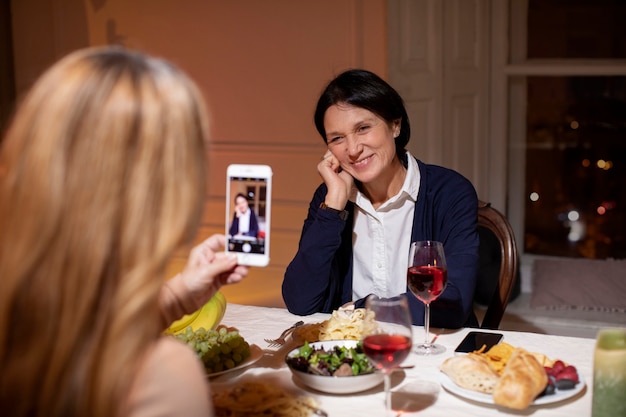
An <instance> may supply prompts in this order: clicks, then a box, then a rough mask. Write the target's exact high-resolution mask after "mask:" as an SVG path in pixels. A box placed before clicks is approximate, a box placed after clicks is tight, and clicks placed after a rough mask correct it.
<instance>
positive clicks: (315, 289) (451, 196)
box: [282, 160, 479, 328]
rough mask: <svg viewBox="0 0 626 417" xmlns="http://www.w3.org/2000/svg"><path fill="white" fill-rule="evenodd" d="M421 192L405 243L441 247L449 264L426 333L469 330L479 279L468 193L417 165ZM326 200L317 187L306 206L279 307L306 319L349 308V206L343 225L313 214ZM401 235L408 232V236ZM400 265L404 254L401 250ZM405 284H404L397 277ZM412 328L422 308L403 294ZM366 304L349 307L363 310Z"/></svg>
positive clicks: (457, 178)
mask: <svg viewBox="0 0 626 417" xmlns="http://www.w3.org/2000/svg"><path fill="white" fill-rule="evenodd" d="M417 162H418V166H419V170H420V176H421V181H420V188H419V196H418V199H417V202H416V203H415V214H414V216H413V226H412V232H411V241H412V242H413V241H418V240H438V241H440V242H443V244H444V250H445V255H446V261H447V264H448V286H447V288H446V289H445V291H444V292H443V294H442V295H441V296H440V297H439V299H437V300H435V301H433V302H432V303H431V314H430V320H431V325H432V326H433V327H441V328H459V327H463V326H476V325H477V324H478V323H477V321H476V316H475V315H474V312H473V298H474V289H475V286H476V274H477V271H478V244H479V240H478V232H477V226H476V220H477V210H478V209H477V207H478V201H477V196H476V191H475V190H474V187H473V185H472V184H471V183H470V182H469V180H467V179H466V178H465V177H463V176H462V175H461V174H459V173H457V172H455V171H453V170H450V169H447V168H443V167H440V166H436V165H427V164H424V163H423V162H421V161H419V160H418V161H417ZM326 193H327V188H326V185H325V184H322V185H320V186H319V187H318V189H317V190H316V191H315V194H314V195H313V199H312V200H311V203H310V205H309V212H308V216H307V218H306V220H305V221H304V226H303V229H302V235H301V236H300V243H299V246H298V252H297V253H296V255H295V257H294V258H293V260H292V261H291V263H290V264H289V266H288V267H287V270H286V271H285V277H284V280H283V285H282V292H283V300H284V301H285V305H286V306H287V308H288V309H289V311H290V312H292V313H294V314H298V315H308V314H313V313H316V312H324V313H330V312H332V311H333V310H336V309H338V308H339V307H340V306H342V305H343V304H345V303H346V302H349V301H352V224H353V212H354V204H353V203H352V202H348V204H347V205H346V210H348V212H349V216H348V219H347V220H346V221H343V220H341V219H340V218H339V216H337V214H335V213H332V212H329V211H328V210H320V209H319V206H320V203H321V202H323V201H324V199H325V196H326ZM407 230H408V228H407ZM406 252H407V257H408V252H409V248H406ZM397 279H401V280H405V281H406V276H402V277H397ZM407 295H408V298H409V305H410V308H411V316H412V319H413V324H415V325H423V324H424V305H423V304H422V302H420V301H419V300H418V299H417V298H416V297H415V296H413V295H412V294H411V293H410V291H409V290H408V288H407ZM364 302H365V300H364V299H361V300H356V306H357V307H362V306H363V305H364Z"/></svg>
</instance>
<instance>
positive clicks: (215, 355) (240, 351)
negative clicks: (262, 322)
mask: <svg viewBox="0 0 626 417" xmlns="http://www.w3.org/2000/svg"><path fill="white" fill-rule="evenodd" d="M172 337H175V338H176V339H178V340H180V341H181V342H183V343H185V344H186V345H187V346H189V347H190V348H192V349H193V350H194V351H195V352H196V354H197V355H198V357H199V358H200V360H201V361H202V363H203V364H204V369H205V370H206V373H207V376H209V377H214V376H217V375H221V374H223V373H226V372H232V371H235V370H238V369H241V368H245V367H246V366H250V365H252V364H253V363H254V362H256V361H258V360H259V359H261V357H262V356H263V351H262V350H261V348H260V347H258V346H257V345H250V344H249V343H248V342H247V341H246V340H245V339H244V338H243V336H241V335H240V334H239V331H238V330H237V329H235V328H231V327H226V326H224V325H220V326H218V327H217V328H215V329H208V330H207V329H205V328H204V327H200V328H198V329H196V330H194V329H193V328H192V327H187V328H186V329H185V330H184V331H182V332H180V333H177V334H175V335H172Z"/></svg>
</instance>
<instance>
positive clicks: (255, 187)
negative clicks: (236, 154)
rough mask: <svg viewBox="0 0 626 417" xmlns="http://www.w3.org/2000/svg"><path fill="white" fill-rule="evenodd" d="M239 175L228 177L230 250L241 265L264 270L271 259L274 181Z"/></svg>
mask: <svg viewBox="0 0 626 417" xmlns="http://www.w3.org/2000/svg"><path fill="white" fill-rule="evenodd" d="M237 171H238V170H237V169H233V170H231V171H229V174H228V182H227V186H228V196H229V201H228V205H227V207H228V208H227V215H228V224H227V227H228V228H227V235H228V248H227V250H228V251H229V252H235V253H237V254H238V256H239V257H240V263H242V264H251V265H258V266H262V265H263V264H264V263H267V262H268V259H267V257H268V255H269V219H270V207H269V198H270V197H269V196H270V181H271V177H267V176H261V174H260V173H259V174H256V175H255V174H254V172H251V173H246V172H245V170H243V171H242V172H237ZM252 171H254V170H252ZM257 175H258V176H257Z"/></svg>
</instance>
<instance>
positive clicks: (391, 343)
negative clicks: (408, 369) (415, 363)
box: [363, 334, 413, 371]
mask: <svg viewBox="0 0 626 417" xmlns="http://www.w3.org/2000/svg"><path fill="white" fill-rule="evenodd" d="M411 346H413V341H412V340H411V338H410V337H408V336H405V335H399V334H373V335H370V336H367V337H366V338H365V339H363V352H364V353H365V354H366V355H367V357H368V358H369V359H370V360H371V361H372V363H373V364H374V366H376V368H377V369H381V370H385V371H389V370H392V369H394V368H395V367H397V366H399V365H400V364H401V363H402V362H403V361H404V360H405V359H406V357H407V356H409V353H410V352H411Z"/></svg>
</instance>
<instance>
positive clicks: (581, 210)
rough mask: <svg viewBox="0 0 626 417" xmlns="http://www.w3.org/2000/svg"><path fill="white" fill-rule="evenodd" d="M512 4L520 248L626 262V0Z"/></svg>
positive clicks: (514, 180)
mask: <svg viewBox="0 0 626 417" xmlns="http://www.w3.org/2000/svg"><path fill="white" fill-rule="evenodd" d="M510 5H511V7H510V10H509V12H510V23H511V26H510V30H511V44H510V45H511V47H510V58H509V61H510V63H509V64H510V65H509V67H508V72H509V78H508V79H509V99H510V109H509V111H510V115H511V120H512V125H513V126H517V127H518V129H516V128H512V129H511V131H510V132H511V137H510V139H511V145H512V147H514V148H515V147H517V148H518V149H520V153H519V158H517V159H518V160H517V161H513V160H512V161H511V164H510V166H511V172H510V177H511V178H512V185H516V186H511V187H510V191H509V193H510V194H515V193H523V195H522V196H519V195H517V196H510V202H513V203H512V204H511V207H512V209H513V210H520V211H522V212H523V215H522V216H520V219H523V233H521V234H520V233H519V232H518V233H517V236H518V245H519V246H520V248H521V249H522V248H523V251H524V253H526V254H537V255H552V256H567V257H586V258H599V259H604V258H611V257H613V258H626V76H624V74H626V59H625V58H626V25H623V23H622V22H623V21H624V19H625V18H626V2H622V1H620V0H511V3H510ZM520 144H522V145H520ZM521 148H523V150H521ZM512 159H516V157H514V156H513V157H512ZM522 173H523V174H522Z"/></svg>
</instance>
